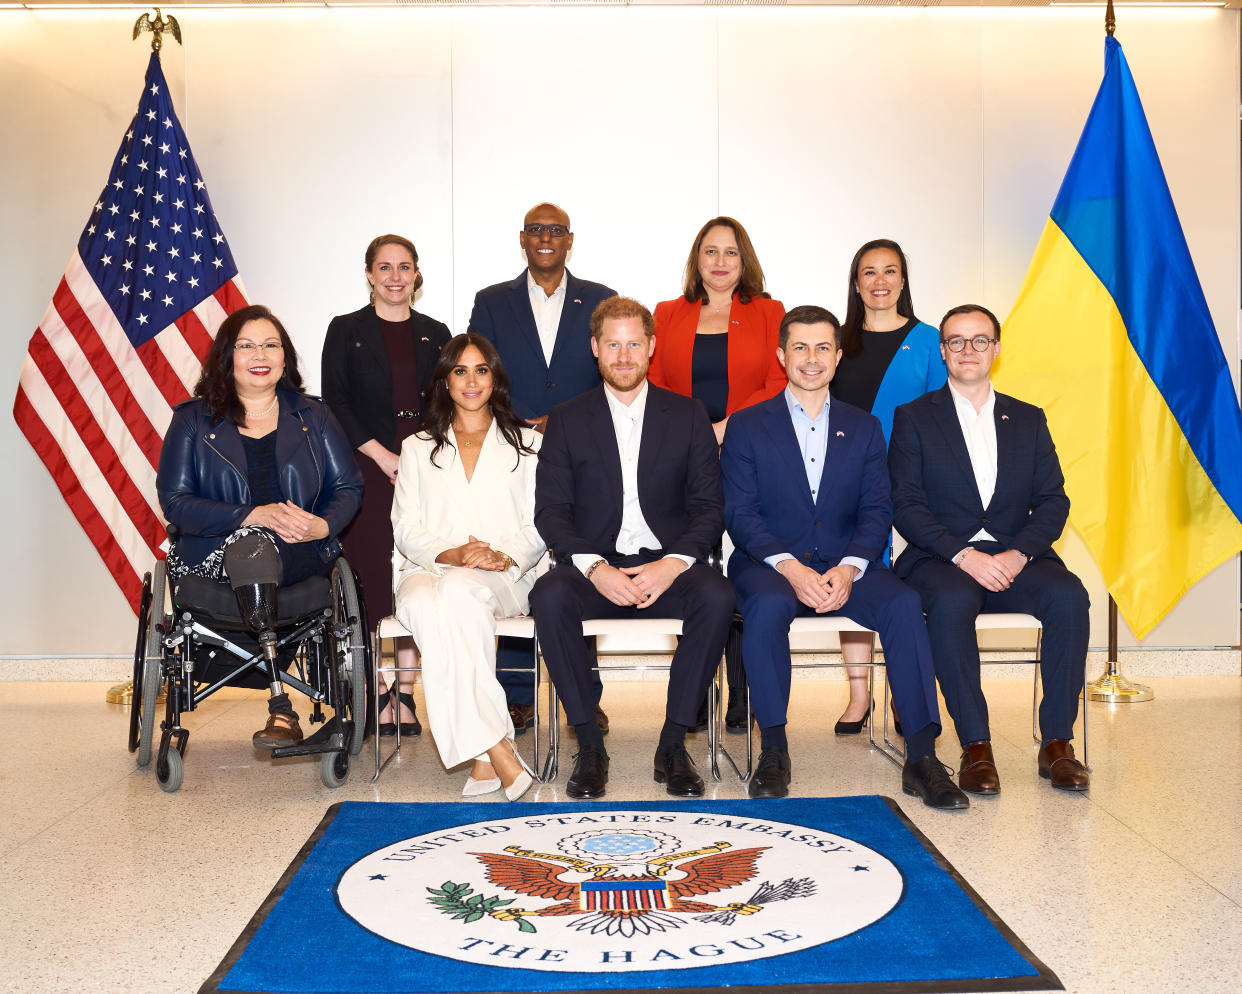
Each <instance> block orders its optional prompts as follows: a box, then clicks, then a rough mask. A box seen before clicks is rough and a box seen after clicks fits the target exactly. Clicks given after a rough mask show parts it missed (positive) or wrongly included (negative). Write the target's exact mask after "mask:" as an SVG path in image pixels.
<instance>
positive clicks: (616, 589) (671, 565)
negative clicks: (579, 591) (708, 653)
mask: <svg viewBox="0 0 1242 994" xmlns="http://www.w3.org/2000/svg"><path fill="white" fill-rule="evenodd" d="M689 568H690V567H688V566H687V565H686V563H685V562H684V561H683V560H681V559H677V558H674V557H673V556H667V557H665V558H664V559H656V560H654V561H653V562H649V563H643V564H642V565H641V566H622V567H621V568H619V569H618V568H617V567H616V566H610V565H609V564H608V563H601V564H600V565H599V566H597V567H596V568H595V572H593V573H592V574H591V583H593V584H594V585H595V589H596V590H598V591H599V592H600V593H601V594H603V595H604V596H605V597H607V598H608V599H609V600H610V601H612V602H613V603H614V604H618V605H620V606H621V607H637V608H638V609H639V610H640V611H641V610H642V609H643V608H645V607H651V605H652V604H654V603H655V602H656V601H657V600H658V599H659V597H660V595H661V594H662V593H664V591H666V590H668V588H669V587H671V586H672V584H673V581H674V580H676V579H677V577H678V576H679V575H681V573H683V572H684V571H685V570H687V569H689Z"/></svg>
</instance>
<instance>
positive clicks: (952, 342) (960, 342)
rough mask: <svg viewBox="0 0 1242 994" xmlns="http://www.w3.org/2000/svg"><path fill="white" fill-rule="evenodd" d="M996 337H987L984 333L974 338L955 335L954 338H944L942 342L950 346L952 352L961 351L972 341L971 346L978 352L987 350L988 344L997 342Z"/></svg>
mask: <svg viewBox="0 0 1242 994" xmlns="http://www.w3.org/2000/svg"><path fill="white" fill-rule="evenodd" d="M995 341H996V339H995V338H987V337H985V336H984V335H976V336H975V337H974V338H963V337H962V336H961V335H954V336H953V337H952V338H942V339H941V340H940V344H941V345H944V346H945V347H947V348H948V350H949V351H950V352H961V351H962V349H964V348H966V343H967V342H970V347H971V348H972V349H974V350H975V351H976V352H986V351H987V350H988V346H990V345H991V344H992V343H993V342H995Z"/></svg>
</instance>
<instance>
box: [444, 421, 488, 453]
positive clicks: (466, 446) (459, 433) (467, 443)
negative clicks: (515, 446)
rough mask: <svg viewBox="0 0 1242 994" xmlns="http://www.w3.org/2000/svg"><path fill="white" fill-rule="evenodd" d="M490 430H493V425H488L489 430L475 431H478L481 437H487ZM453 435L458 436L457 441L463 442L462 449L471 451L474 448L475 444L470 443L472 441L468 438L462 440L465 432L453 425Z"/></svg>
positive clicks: (480, 429) (479, 429)
mask: <svg viewBox="0 0 1242 994" xmlns="http://www.w3.org/2000/svg"><path fill="white" fill-rule="evenodd" d="M490 428H491V425H488V426H487V428H478V429H475V430H476V431H478V432H479V434H481V435H486V434H487V432H488V430H489V429H490ZM453 434H454V435H456V436H457V440H458V441H459V442H461V447H462V448H463V449H470V448H473V447H474V442H472V441H470V439H468V438H462V434H463V431H462V429H460V428H458V427H457V426H456V425H453Z"/></svg>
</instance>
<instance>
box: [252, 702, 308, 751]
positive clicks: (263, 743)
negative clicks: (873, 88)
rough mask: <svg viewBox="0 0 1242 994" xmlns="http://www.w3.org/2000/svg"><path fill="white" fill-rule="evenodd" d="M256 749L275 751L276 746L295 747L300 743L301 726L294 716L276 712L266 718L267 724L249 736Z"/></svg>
mask: <svg viewBox="0 0 1242 994" xmlns="http://www.w3.org/2000/svg"><path fill="white" fill-rule="evenodd" d="M250 741H251V742H253V743H254V747H255V748H256V749H275V748H276V747H278V746H287V745H297V744H298V743H299V742H301V741H302V726H301V725H299V724H298V716H297V715H296V714H286V713H285V712H283V711H278V712H277V713H276V714H269V715H268V716H267V724H266V725H264V726H263V727H262V728H261V729H260V730H259V731H257V732H255V733H254V735H253V736H251V738H250Z"/></svg>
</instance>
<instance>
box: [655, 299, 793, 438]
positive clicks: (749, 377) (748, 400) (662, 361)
mask: <svg viewBox="0 0 1242 994" xmlns="http://www.w3.org/2000/svg"><path fill="white" fill-rule="evenodd" d="M702 306H703V305H702V304H700V303H699V302H698V301H695V302H694V303H688V302H687V301H686V298H685V297H677V298H676V299H675V300H665V301H662V302H661V303H659V304H656V309H655V326H656V327H655V333H656V347H655V355H653V356H652V357H651V369H650V370H649V371H648V373H647V377H648V379H650V380H651V382H652V383H654V384H655V385H656V386H658V387H664V388H665V389H666V390H672V391H673V392H674V393H679V394H682V395H683V396H686V397H689V396H690V390H691V371H692V368H693V354H694V336H695V333H696V331H697V329H698V326H699V312H700V310H701V308H702ZM784 316H785V306H784V305H783V304H782V303H781V302H780V301H779V300H770V299H768V298H767V297H756V298H754V299H753V300H751V302H750V303H749V304H743V303H741V302H740V301H739V300H738V299H737V297H734V298H733V306H732V307H730V308H729V332H728V334H729V399H728V402H727V403H726V405H725V415H726V416H728V415H730V414H732V413H733V412H734V411H740V410H741V409H742V408H743V407H750V406H751V405H752V404H758V403H759V402H760V401H763V400H767V399H768V398H769V397H775V396H776V395H777V394H778V393H780V392H781V391H782V390H784V389H785V383H786V382H787V381H786V379H785V370H784V368H783V367H782V366H781V364H780V363H779V362H778V361H777V359H776V347H777V345H778V344H779V341H780V334H779V333H780V326H781V318H783V317H784Z"/></svg>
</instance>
